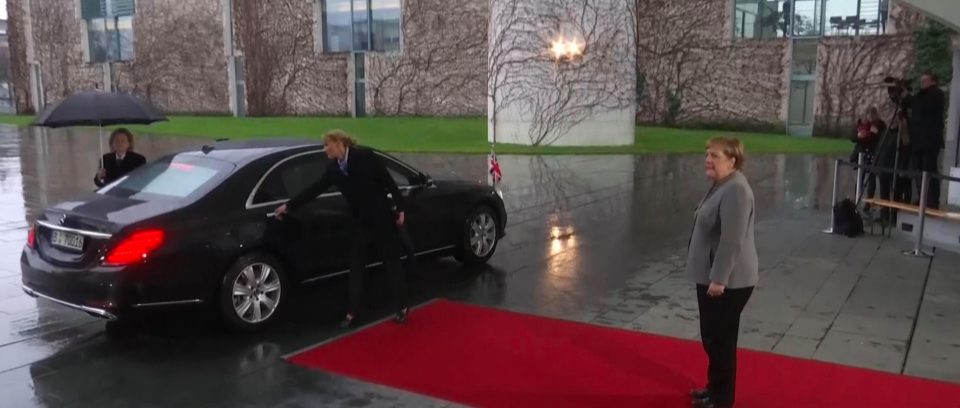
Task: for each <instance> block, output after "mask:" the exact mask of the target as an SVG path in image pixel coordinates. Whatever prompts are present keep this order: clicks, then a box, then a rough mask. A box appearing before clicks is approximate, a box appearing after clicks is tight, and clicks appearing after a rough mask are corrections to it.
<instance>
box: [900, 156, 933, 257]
mask: <svg viewBox="0 0 960 408" xmlns="http://www.w3.org/2000/svg"><path fill="white" fill-rule="evenodd" d="M929 184H930V173H927V172H923V174H922V176H921V177H920V214H919V217H920V226H919V227H918V228H917V239H916V244H914V247H913V249H912V250H909V251H906V252H904V253H905V254H907V255H912V256H916V257H924V258H926V257H931V256H933V255H932V254H929V253H927V252H924V250H923V227H924V224H925V223H926V220H927V189H929V188H930V186H929Z"/></svg>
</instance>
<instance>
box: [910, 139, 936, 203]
mask: <svg viewBox="0 0 960 408" xmlns="http://www.w3.org/2000/svg"><path fill="white" fill-rule="evenodd" d="M939 159H940V150H939V149H937V150H918V151H914V152H913V162H912V163H913V168H914V169H915V170H917V171H926V172H928V173H938V172H940V160H939ZM921 180H922V179H921V178H917V194H920V191H923V190H921ZM940 181H941V180H940V179H938V178H933V177H930V185H928V186H927V208H940Z"/></svg>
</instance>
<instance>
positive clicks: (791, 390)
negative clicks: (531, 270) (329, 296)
mask: <svg viewBox="0 0 960 408" xmlns="http://www.w3.org/2000/svg"><path fill="white" fill-rule="evenodd" d="M291 360H292V361H293V363H295V364H299V365H303V366H308V367H313V368H317V369H322V370H326V371H330V372H334V373H338V374H342V375H345V376H349V377H354V378H357V379H361V380H366V381H370V382H374V383H379V384H383V385H388V386H392V387H396V388H401V389H405V390H409V391H413V392H416V393H420V394H425V395H430V396H434V397H437V398H441V399H445V400H448V401H452V402H457V403H460V404H466V405H471V406H480V407H527V408H529V407H621V406H622V407H689V406H690V401H689V400H688V399H687V397H686V396H685V394H686V392H687V391H688V390H690V389H691V388H693V387H694V386H696V385H700V384H702V383H703V382H704V381H705V380H704V378H705V373H704V371H705V367H706V366H705V364H706V357H705V356H704V353H703V349H702V348H701V346H700V344H699V343H697V342H692V341H686V340H679V339H673V338H668V337H661V336H655V335H649V334H643V333H638V332H632V331H627V330H618V329H610V328H604V327H597V326H592V325H587V324H581V323H574V322H566V321H562V320H555V319H548V318H542V317H535V316H528V315H523V314H518V313H512V312H506V311H499V310H495V309H489V308H483V307H477V306H469V305H464V304H460V303H454V302H449V301H437V302H434V303H431V304H429V305H427V306H424V307H422V308H419V309H417V310H415V311H413V312H411V313H410V317H409V320H408V322H407V324H405V325H403V326H399V325H396V324H393V323H392V322H386V323H382V324H379V325H376V326H373V327H370V328H367V329H365V330H361V331H358V332H356V333H353V334H351V335H348V336H346V337H343V338H341V339H338V340H335V341H333V342H330V343H327V344H325V345H321V346H318V347H316V348H314V349H312V350H309V351H306V352H304V353H301V354H298V355H296V356H293V357H292V358H291ZM738 365H739V373H738V375H739V377H738V381H737V383H738V390H737V405H736V406H737V407H756V408H759V407H773V408H790V407H870V408H885V407H897V408H900V407H910V408H915V407H917V408H918V407H960V385H957V384H949V383H944V382H937V381H930V380H923V379H918V378H912V377H906V376H900V375H894V374H888V373H882V372H877V371H871V370H864V369H857V368H851V367H845V366H839V365H834V364H828V363H821V362H816V361H811V360H804V359H796V358H790V357H784V356H780V355H775V354H770V353H760V352H754V351H748V350H741V351H740V354H739V360H738Z"/></svg>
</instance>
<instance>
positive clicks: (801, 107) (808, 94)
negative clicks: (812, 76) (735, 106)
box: [789, 81, 816, 125]
mask: <svg viewBox="0 0 960 408" xmlns="http://www.w3.org/2000/svg"><path fill="white" fill-rule="evenodd" d="M815 92H816V90H815V89H814V83H813V81H791V83H790V113H789V115H790V118H789V122H790V125H809V124H812V123H813V98H814V95H815Z"/></svg>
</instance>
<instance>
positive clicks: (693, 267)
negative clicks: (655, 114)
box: [686, 137, 759, 408]
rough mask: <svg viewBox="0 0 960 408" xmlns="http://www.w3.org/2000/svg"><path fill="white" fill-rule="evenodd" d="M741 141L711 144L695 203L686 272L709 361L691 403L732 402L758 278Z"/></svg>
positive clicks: (708, 407) (702, 407) (704, 407)
mask: <svg viewBox="0 0 960 408" xmlns="http://www.w3.org/2000/svg"><path fill="white" fill-rule="evenodd" d="M743 163H744V151H743V144H742V143H741V142H740V140H738V139H735V138H722V137H721V138H713V139H710V140H709V141H708V142H707V148H706V157H705V160H704V167H705V168H706V173H707V178H709V179H710V180H711V181H712V182H713V185H712V186H711V187H710V190H709V191H708V192H707V194H706V196H704V198H703V200H702V201H701V202H700V205H698V206H697V211H696V219H695V221H694V225H693V234H692V235H691V236H690V247H689V249H688V252H687V265H686V270H687V274H689V276H690V277H691V278H692V279H693V281H694V282H695V283H696V284H697V304H698V305H699V307H700V338H701V340H702V341H703V349H704V350H705V351H706V352H707V357H708V358H709V361H710V364H709V366H708V368H707V387H706V388H705V389H700V390H693V391H691V393H690V396H691V397H692V398H693V400H694V401H693V406H694V407H699V408H714V407H730V406H733V400H734V388H735V385H736V367H737V334H738V332H739V331H740V313H741V312H742V311H743V308H744V306H746V304H747V300H748V299H750V294H751V293H752V292H753V286H754V285H756V283H757V280H759V273H758V262H757V248H756V245H755V244H754V238H753V217H754V202H753V190H752V189H751V188H750V184H749V183H748V182H747V178H746V177H744V175H743V173H741V172H740V169H741V168H742V167H743Z"/></svg>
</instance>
